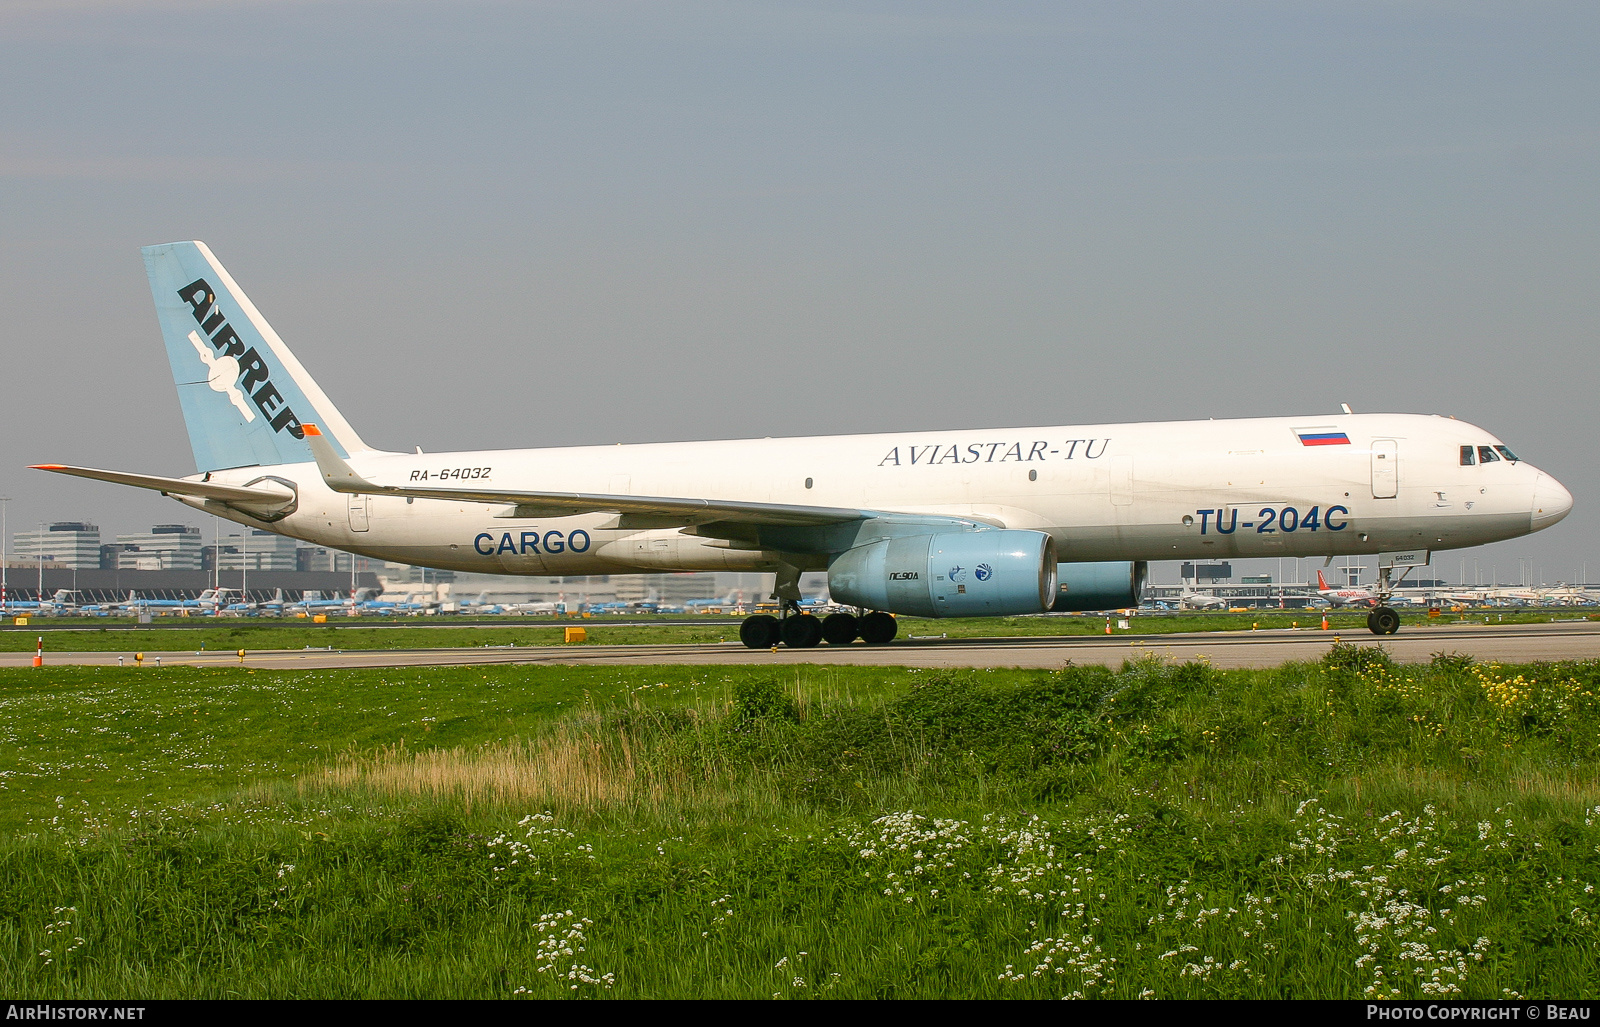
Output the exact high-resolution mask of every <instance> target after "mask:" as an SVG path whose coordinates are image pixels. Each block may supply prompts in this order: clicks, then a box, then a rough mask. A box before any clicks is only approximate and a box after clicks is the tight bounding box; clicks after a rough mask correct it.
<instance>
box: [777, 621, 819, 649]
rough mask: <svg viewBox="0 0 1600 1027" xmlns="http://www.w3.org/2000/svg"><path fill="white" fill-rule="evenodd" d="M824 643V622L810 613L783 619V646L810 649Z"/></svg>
mask: <svg viewBox="0 0 1600 1027" xmlns="http://www.w3.org/2000/svg"><path fill="white" fill-rule="evenodd" d="M820 641H822V621H820V620H818V619H817V618H816V617H813V616H811V614H809V613H799V614H791V615H790V616H788V617H785V618H784V619H783V644H784V645H786V646H788V647H789V648H790V649H810V648H811V647H812V646H814V645H816V644H817V643H818V642H820Z"/></svg>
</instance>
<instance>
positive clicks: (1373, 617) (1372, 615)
mask: <svg viewBox="0 0 1600 1027" xmlns="http://www.w3.org/2000/svg"><path fill="white" fill-rule="evenodd" d="M1367 630H1368V631H1370V632H1372V633H1373V634H1374V635H1381V634H1383V632H1381V631H1379V630H1378V611H1377V610H1368V611H1367Z"/></svg>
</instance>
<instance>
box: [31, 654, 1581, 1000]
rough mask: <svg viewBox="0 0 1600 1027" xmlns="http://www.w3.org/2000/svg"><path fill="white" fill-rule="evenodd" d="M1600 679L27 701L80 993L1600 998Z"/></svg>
mask: <svg viewBox="0 0 1600 1027" xmlns="http://www.w3.org/2000/svg"><path fill="white" fill-rule="evenodd" d="M1597 691H1600V664H1596V663H1593V662H1590V663H1584V664H1572V665H1566V666H1556V665H1535V666H1529V667H1517V668H1499V667H1485V666H1480V665H1474V664H1472V663H1470V661H1467V660H1464V659H1461V658H1458V657H1452V656H1450V655H1448V654H1443V653H1441V654H1440V655H1439V656H1438V657H1437V658H1436V659H1435V660H1434V661H1432V662H1431V663H1428V664H1421V665H1412V666H1400V667H1396V666H1393V665H1391V664H1390V663H1389V662H1388V660H1387V658H1386V657H1384V655H1383V654H1382V652H1381V651H1380V650H1377V649H1375V648H1370V647H1367V648H1361V647H1356V646H1340V647H1338V648H1337V649H1335V650H1332V651H1330V654H1329V657H1328V658H1327V659H1325V660H1323V661H1322V662H1319V663H1314V664H1295V665H1289V666H1285V667H1282V668H1278V669H1276V670H1271V671H1217V670H1213V669H1212V668H1210V667H1208V666H1207V665H1205V664H1203V663H1173V662H1170V661H1162V660H1159V659H1145V660H1139V661H1134V662H1130V663H1129V664H1127V665H1126V666H1124V667H1123V668H1122V669H1121V670H1120V671H1119V670H1111V669H1105V668H1098V667H1084V668H1078V667H1070V666H1069V667H1067V668H1064V669H1061V670H1057V671H982V672H956V673H949V672H931V671H930V672H920V673H919V672H915V671H906V670H896V669H880V668H848V667H834V668H817V667H800V668H788V669H785V670H783V671H778V672H774V671H772V670H770V669H745V668H726V669H725V668H687V667H659V668H614V667H606V668H598V667H579V668H569V667H489V668H451V669H428V670H418V671H406V670H383V671H378V670H373V671H339V672H320V673H299V674H296V673H288V672H281V673H273V672H267V671H249V670H237V669H228V670H178V669H167V670H163V671H159V672H156V671H151V670H146V671H140V672H132V671H125V672H117V671H115V670H97V669H90V668H46V669H44V670H43V671H30V670H24V671H6V672H0V708H3V709H4V711H5V717H4V718H3V720H0V724H3V725H4V726H3V728H0V730H3V731H4V732H5V736H6V737H4V739H3V740H4V741H5V743H6V744H5V745H4V746H3V747H0V786H3V789H4V790H3V791H0V811H3V814H4V816H5V817H6V818H7V819H6V821H5V823H4V826H5V828H6V834H5V836H4V838H3V840H0V908H3V909H4V910H5V911H6V917H5V918H4V920H3V921H0V985H3V986H4V987H5V990H7V991H9V992H10V993H13V994H38V995H51V996H84V997H86V996H95V995H102V996H103V995H113V994H115V995H121V996H131V995H137V996H180V995H182V996H227V995H244V996H262V997H311V996H325V997H333V996H340V997H344V996H358V995H371V996H391V997H407V996H416V997H511V996H515V995H519V994H527V995H532V996H536V997H557V996H570V997H588V996H615V997H647V996H648V997H665V996H674V997H771V996H774V995H778V996H783V997H807V996H830V995H833V996H841V997H951V996H963V997H1007V996H1011V997H1029V998H1038V997H1060V996H1062V995H1072V994H1082V995H1084V996H1087V997H1094V996H1099V995H1107V996H1113V997H1134V996H1138V995H1140V994H1145V993H1148V994H1150V995H1151V996H1159V997H1186V996H1194V997H1203V996H1215V995H1226V996H1244V997H1271V996H1284V997H1300V996H1336V997H1363V996H1371V995H1375V994H1389V993H1391V992H1392V993H1396V994H1400V995H1406V996H1417V997H1421V996H1425V995H1451V994H1464V995H1468V996H1479V997H1502V996H1504V995H1506V994H1508V993H1509V994H1518V995H1528V996H1545V995H1552V996H1553V995H1569V996H1571V995H1584V994H1587V993H1588V992H1589V990H1590V989H1591V988H1592V981H1591V976H1592V967H1593V966H1594V965H1595V964H1596V962H1597V961H1600V960H1597V957H1600V898H1597V896H1596V893H1595V889H1596V888H1597V887H1600V782H1597V780H1596V770H1595V768H1596V757H1597V756H1600V701H1597V699H1596V692H1597Z"/></svg>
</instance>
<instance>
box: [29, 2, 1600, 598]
mask: <svg viewBox="0 0 1600 1027" xmlns="http://www.w3.org/2000/svg"><path fill="white" fill-rule="evenodd" d="M1597 30H1600V7H1596V6H1595V5H1594V4H1593V3H1573V4H1559V3H1538V4H1511V3H1472V4H1445V3H1422V2H1417V3H1405V2H1388V3H1344V4H1338V3H1331V4H1308V3H1306V4H1302V3H1282V2H1274V3H1260V4H1193V3H1174V4H1160V3H1145V4H1128V3H1125V2H1124V3H1107V4H1067V3H1038V4H1005V3H994V2H984V3H972V4H944V5H941V4H933V3H907V4H871V5H867V4H845V3H839V4H806V5H800V4H781V5H780V4H748V3H675V4H662V3H637V4H604V3H592V2H586V3H570V4H562V3H533V2H515V3H513V2H506V3H472V2H453V3H449V4H422V3H386V2H368V3H362V2H342V3H318V2H299V3H291V2H271V0H261V2H254V3H219V2H177V0H171V2H157V0H147V2H140V0H103V2H94V0H83V2H78V3H62V2H52V3H48V4H47V3H27V2H23V3H18V2H12V3H9V4H6V5H4V6H0V89H3V95H5V96H6V98H7V99H6V102H5V103H4V104H3V105H0V201H3V202H0V253H3V259H4V265H3V274H0V311H3V312H4V321H3V329H0V330H3V331H4V339H5V354H6V360H5V366H6V370H7V376H6V385H5V396H6V401H7V402H6V404H5V415H4V419H3V421H0V448H3V453H0V455H3V458H4V459H3V460H0V494H4V495H10V496H14V497H16V498H15V500H14V501H13V502H12V503H11V504H10V521H11V525H12V528H13V530H15V529H16V528H18V527H25V526H28V525H30V524H32V523H33V522H35V521H38V520H41V519H42V520H52V519H66V518H73V519H76V518H80V517H82V518H90V519H96V520H98V521H99V523H100V524H101V526H102V528H103V529H105V530H106V532H107V533H108V534H109V533H111V532H115V531H119V530H120V531H132V530H140V529H142V528H143V527H145V526H147V525H148V524H150V523H152V522H155V521H160V520H168V519H173V518H178V517H180V516H184V515H185V514H186V512H185V511H182V510H180V509H179V508H177V507H176V506H174V505H173V504H171V503H170V502H169V501H165V500H161V499H159V498H156V497H151V496H146V495H143V494H139V493H135V492H134V491H133V490H128V489H117V488H114V487H112V486H104V485H96V484H93V483H89V482H77V481H67V480H60V479H57V478H54V477H52V476H47V475H44V474H42V473H40V472H35V471H28V470H24V469H23V468H24V465H26V464H28V463H36V462H41V461H46V460H50V461H62V462H71V463H84V464H89V465H92V466H101V467H116V468H123V469H130V470H148V471H152V472H155V473H186V472H188V471H190V470H192V469H193V465H192V461H191V457H190V453H189V447H188V443H187V439H186V437H185V435H184V432H183V425H182V420H181V417H180V415H179V411H178V405H177V402H176V399H175V396H174V393H173V388H172V383H171V379H170V376H169V374H168V371H167V365H166V361H165V359H164V358H163V354H162V351H161V345H160V339H159V333H158V330H157V326H156V322H155V317H154V314H153V311H152V308H151V302H150V296H149V292H148V288H147V286H146V284H145V278H144V273H143V268H142V265H141V264H140V261H139V256H138V247H139V246H141V245H144V244H147V243H153V242H165V241H169V240H174V239H190V238H199V239H203V240H205V241H206V242H207V243H209V244H210V245H211V247H212V249H213V250H214V251H215V252H216V253H217V255H218V257H220V258H221V260H222V261H223V262H224V263H225V264H226V265H227V266H228V268H229V270H230V271H232V272H233V274H234V276H235V277H236V278H237V279H238V280H239V282H240V284H241V285H242V286H243V287H244V288H245V289H246V290H247V291H248V292H249V293H250V295H251V297H252V298H253V299H254V300H255V301H256V303H257V304H258V305H259V306H260V307H261V309H262V311H263V312H264V313H265V314H266V316H267V317H268V318H269V319H270V320H271V321H272V323H273V325H274V326H275V327H276V328H277V329H278V331H279V332H280V333H281V334H282V335H283V337H284V338H285V339H286V340H287V341H288V342H289V344H290V345H291V346H292V347H293V348H294V349H295V352H296V354H297V355H298V356H299V357H300V358H301V360H302V361H303V362H304V363H305V364H306V365H307V367H308V368H309V369H310V370H311V371H312V373H313V374H314V375H315V376H316V377H317V379H318V381H319V382H320V383H321V384H322V385H323V387H324V388H325V389H326V390H327V391H328V393H329V394H330V395H331V396H332V397H333V399H334V401H335V402H337V403H338V404H339V406H340V408H341V409H342V411H343V412H344V413H345V415H346V416H347V417H348V418H349V419H350V420H351V421H352V422H353V423H354V424H355V425H356V426H357V427H358V428H359V429H360V431H361V432H362V434H363V435H364V436H365V437H366V439H367V440H368V441H369V442H371V443H373V444H375V445H380V446H385V447H391V448H408V447H410V446H413V445H421V446H422V447H423V448H424V449H426V450H444V449H452V448H475V447H494V446H531V445H563V444H577V443H594V442H601V443H606V442H617V441H654V440H673V439H700V438H720V437H732V436H760V435H796V434H818V433H828V434H831V433H842V432H857V431H878V430H897V429H910V428H919V427H926V428H939V427H950V428H954V427H962V426H974V427H976V426H998V425H1013V424H1015V425H1022V424H1054V423H1064V422H1097V421H1111V420H1164V419H1174V418H1187V417H1209V416H1217V417H1223V416H1245V415H1266V414H1289V413H1301V412H1311V411H1330V412H1331V411H1334V410H1336V409H1337V408H1338V404H1339V403H1340V402H1349V403H1350V404H1351V405H1352V406H1354V407H1355V408H1356V409H1357V410H1364V411H1374V410H1407V411H1420V412H1437V413H1445V414H1454V415H1456V416H1458V417H1461V418H1463V419H1466V420H1469V421H1473V422H1475V423H1478V424H1481V425H1483V426H1484V427H1486V428H1488V429H1490V430H1491V431H1494V432H1496V433H1497V434H1499V435H1501V436H1502V437H1503V438H1504V439H1506V441H1507V442H1508V443H1509V444H1510V445H1511V446H1512V447H1513V448H1514V449H1516V450H1518V451H1519V452H1520V453H1521V454H1522V455H1524V456H1525V457H1527V458H1528V459H1530V460H1532V461H1533V462H1534V463H1537V464H1539V465H1540V466H1542V467H1544V468H1546V469H1548V470H1549V471H1551V472H1552V473H1554V474H1555V475H1556V476H1557V477H1558V478H1560V479H1561V480H1562V481H1563V482H1564V483H1565V484H1566V485H1567V486H1568V487H1569V488H1570V489H1571V490H1572V492H1573V494H1574V496H1575V497H1576V502H1577V506H1576V509H1575V511H1574V513H1573V514H1572V516H1570V517H1569V518H1568V519H1567V520H1566V521H1565V522H1563V523H1562V524H1560V525H1557V526H1556V527H1555V528H1553V529H1551V530H1549V531H1547V532H1544V533H1542V534H1540V535H1536V536H1532V537H1530V538H1528V539H1525V540H1520V541H1515V542H1510V543H1503V544H1501V545H1499V546H1495V547H1489V548H1488V549H1485V550H1481V551H1475V552H1470V553H1468V554H1466V556H1467V559H1468V567H1469V575H1470V561H1471V560H1472V559H1473V558H1474V557H1475V558H1477V559H1479V561H1480V562H1481V564H1482V566H1483V567H1484V573H1485V574H1487V573H1488V571H1487V568H1488V566H1489V564H1490V563H1491V562H1493V563H1496V564H1497V565H1498V566H1499V567H1500V575H1501V577H1502V579H1505V578H1507V577H1515V575H1516V569H1515V568H1516V565H1517V561H1518V559H1519V558H1531V559H1533V560H1535V561H1536V562H1537V563H1538V565H1539V566H1540V567H1541V568H1542V571H1541V577H1543V578H1544V579H1545V580H1549V581H1554V580H1557V579H1563V578H1570V577H1571V576H1573V574H1574V573H1575V572H1577V571H1579V570H1580V569H1581V567H1582V565H1583V564H1584V563H1588V564H1590V565H1591V566H1590V569H1589V574H1590V576H1591V578H1600V546H1597V544H1596V542H1595V539H1596V536H1597V530H1596V529H1597V528H1600V460H1596V458H1595V456H1594V453H1593V448H1594V442H1593V439H1592V434H1593V432H1592V430H1591V429H1592V423H1593V409H1594V405H1595V404H1594V398H1595V391H1596V375H1595V368H1596V356H1595V353H1596V342H1597V341H1600V340H1597V332H1596V328H1597V325H1600V310H1597V305H1600V281H1597V277H1600V276H1597V271H1600V198H1597V197H1600V189H1597V186H1600V62H1597V61H1596V60H1595V54H1596V52H1597V45H1596V44H1597V43H1600V31H1597ZM188 519H190V520H191V521H192V520H193V518H192V516H191V517H188ZM206 530H207V532H208V533H209V530H210V528H209V525H208V526H207V528H206ZM1458 561H1459V557H1456V556H1450V555H1447V556H1444V557H1441V558H1440V560H1438V561H1437V562H1436V566H1437V567H1438V568H1440V569H1442V570H1446V571H1447V572H1448V573H1450V574H1451V575H1452V576H1453V575H1454V572H1455V569H1456V567H1457V565H1458Z"/></svg>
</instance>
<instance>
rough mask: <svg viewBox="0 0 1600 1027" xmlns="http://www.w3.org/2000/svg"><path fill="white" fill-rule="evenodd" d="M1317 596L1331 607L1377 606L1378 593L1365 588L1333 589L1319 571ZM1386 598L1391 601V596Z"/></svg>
mask: <svg viewBox="0 0 1600 1027" xmlns="http://www.w3.org/2000/svg"><path fill="white" fill-rule="evenodd" d="M1317 595H1319V596H1321V597H1322V598H1324V599H1326V600H1327V601H1328V603H1329V605H1331V606H1376V605H1378V593H1376V592H1374V591H1372V590H1371V589H1367V588H1333V587H1331V586H1330V585H1329V584H1328V581H1327V579H1326V578H1324V577H1323V576H1322V572H1321V571H1320V570H1319V571H1317ZM1387 598H1388V599H1391V600H1392V599H1393V596H1389V597H1387Z"/></svg>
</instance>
